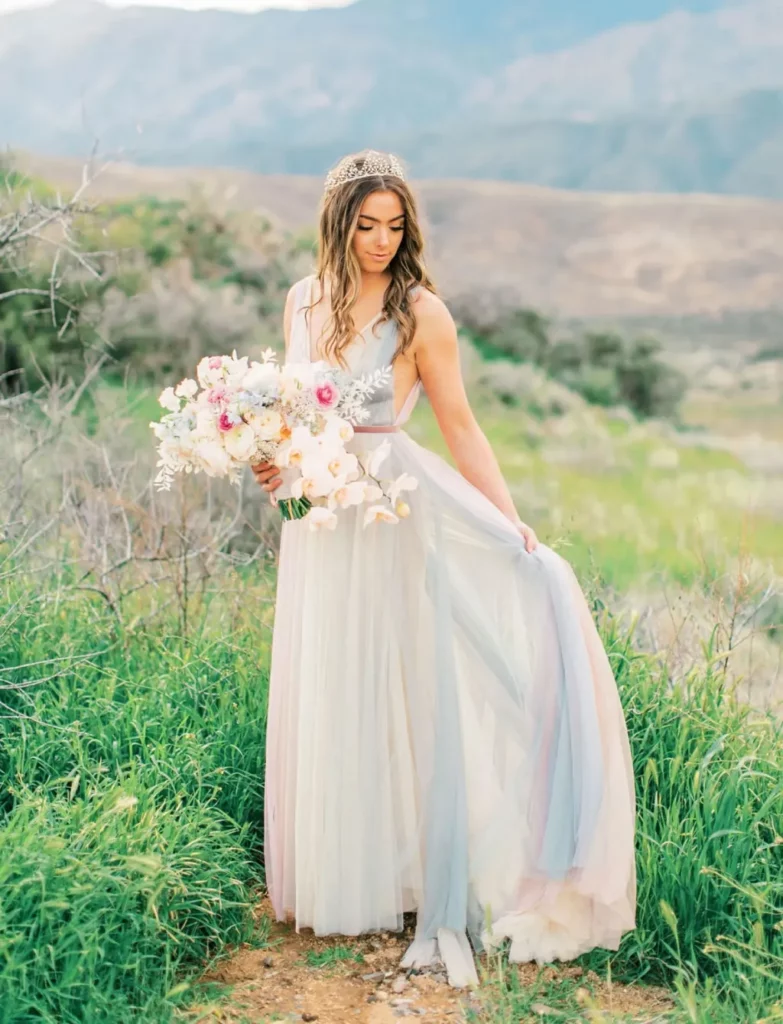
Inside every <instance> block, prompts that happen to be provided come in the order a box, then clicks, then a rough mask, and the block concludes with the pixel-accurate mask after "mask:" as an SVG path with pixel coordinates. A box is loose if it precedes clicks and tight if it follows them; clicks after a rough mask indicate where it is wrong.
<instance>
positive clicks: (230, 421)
mask: <svg viewBox="0 0 783 1024" xmlns="http://www.w3.org/2000/svg"><path fill="white" fill-rule="evenodd" d="M235 426H236V423H235V422H234V417H233V416H232V415H231V413H230V412H229V411H228V409H224V410H223V412H221V414H220V416H219V417H218V429H219V430H222V431H228V430H233V429H234V427H235Z"/></svg>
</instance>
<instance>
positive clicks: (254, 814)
mask: <svg viewBox="0 0 783 1024" xmlns="http://www.w3.org/2000/svg"><path fill="white" fill-rule="evenodd" d="M49 583H50V584H56V581H49ZM55 593H56V586H52V590H51V591H50V600H48V601H46V600H44V601H39V598H40V596H41V594H40V592H38V593H35V594H33V595H29V594H28V595H25V594H24V593H23V587H22V586H21V585H20V584H19V583H18V581H16V582H13V585H11V584H8V582H6V586H5V589H4V591H2V592H0V609H1V610H2V614H3V616H4V617H5V621H6V623H8V625H7V626H6V628H5V630H4V632H3V635H2V644H1V645H0V682H2V684H3V685H4V686H8V685H10V684H14V683H16V684H20V685H23V686H24V689H20V690H6V691H5V692H3V693H2V695H1V696H2V700H3V702H4V704H5V707H6V709H7V710H10V711H11V712H16V713H17V714H18V715H20V716H24V717H7V716H6V717H5V718H3V719H2V720H0V779H1V780H2V795H1V798H0V808H2V818H1V819H0V949H2V951H3V956H2V958H0V1022H1V1024H12V1022H13V1024H17V1022H20V1024H21V1022H23V1021H24V1022H27V1021H33V1020H35V1021H40V1020H42V1021H50V1022H52V1024H55V1022H56V1024H75V1022H83V1021H92V1020H96V1021H97V1020H100V1021H106V1022H115V1021H116V1022H120V1021H122V1022H125V1021H131V1020H132V1021H134V1022H136V1021H139V1022H145V1021H149V1022H153V1021H154V1022H156V1024H159V1022H163V1021H166V1020H168V1019H170V1016H171V1014H172V1012H173V1010H174V1008H175V1007H176V1006H177V1005H179V1004H181V1003H182V1002H183V1000H187V998H188V997H189V992H188V983H187V979H188V978H189V977H191V976H193V975H194V974H195V973H200V972H201V970H202V968H203V966H204V964H205V963H207V962H209V961H210V960H211V959H212V958H213V957H214V956H216V955H219V954H220V953H221V952H222V951H223V950H224V949H225V948H226V946H227V944H231V943H237V942H241V941H256V942H258V941H263V936H259V935H258V934H257V930H256V926H255V924H254V922H253V918H252V915H251V910H252V907H253V906H254V904H255V902H256V895H255V894H256V890H257V889H258V887H259V886H260V885H261V883H262V881H263V877H262V870H261V861H260V849H261V823H262V818H263V739H264V722H265V716H266V699H267V668H266V661H267V659H266V655H265V653H264V650H263V641H262V645H261V656H260V657H259V634H258V630H257V629H256V630H255V632H254V635H251V634H250V632H249V631H248V632H247V633H246V634H245V635H244V636H243V637H242V638H241V640H240V641H239V642H236V641H235V640H234V639H232V638H231V636H230V634H227V632H226V630H225V627H224V624H221V623H219V622H218V623H216V624H215V625H214V631H215V632H217V633H219V634H220V637H219V638H217V637H215V636H210V635H209V630H208V629H207V628H205V629H204V630H203V632H202V634H201V635H196V636H195V637H194V638H191V639H188V640H184V639H182V638H181V637H178V636H176V635H172V634H169V633H168V632H166V631H165V630H160V631H158V632H154V633H150V632H140V633H137V634H126V635H118V634H117V630H116V624H115V622H114V620H113V618H112V616H111V615H110V614H108V613H107V611H106V610H105V609H104V607H103V606H102V605H100V604H99V603H98V602H97V601H93V600H89V599H88V600H82V601H80V602H78V603H77V604H75V605H74V604H71V605H68V606H61V607H58V606H57V604H56V602H55V601H54V600H52V599H51V598H53V597H54V595H55ZM25 596H27V597H29V598H30V599H31V600H32V601H33V603H34V607H35V613H34V614H25V615H21V616H18V617H16V618H10V617H8V612H9V611H10V610H12V609H14V608H18V607H19V604H20V601H21V600H22V598H23V597H25ZM261 638H263V634H261ZM36 680H38V683H37V685H36Z"/></svg>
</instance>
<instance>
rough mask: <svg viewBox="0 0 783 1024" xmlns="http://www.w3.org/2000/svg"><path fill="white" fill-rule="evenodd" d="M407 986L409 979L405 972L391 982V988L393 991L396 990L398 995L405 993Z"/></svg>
mask: <svg viewBox="0 0 783 1024" xmlns="http://www.w3.org/2000/svg"><path fill="white" fill-rule="evenodd" d="M407 987H408V979H407V978H406V977H405V975H404V974H399V975H397V977H396V978H395V979H394V981H393V982H392V983H391V990H392V992H396V993H397V995H400V994H401V993H403V992H404V991H405V989H406V988H407Z"/></svg>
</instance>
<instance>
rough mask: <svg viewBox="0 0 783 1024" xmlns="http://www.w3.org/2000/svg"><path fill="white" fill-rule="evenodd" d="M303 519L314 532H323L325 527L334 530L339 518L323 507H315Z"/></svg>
mask: <svg viewBox="0 0 783 1024" xmlns="http://www.w3.org/2000/svg"><path fill="white" fill-rule="evenodd" d="M303 519H304V521H305V522H306V523H307V525H308V526H309V527H310V529H311V530H312V531H315V530H322V529H323V528H324V527H326V529H327V530H333V529H334V528H335V526H337V516H336V515H335V514H334V512H331V511H330V510H329V509H328V508H324V507H323V505H313V507H312V508H311V509H310V510H309V511H308V513H307V515H305V516H304V517H303Z"/></svg>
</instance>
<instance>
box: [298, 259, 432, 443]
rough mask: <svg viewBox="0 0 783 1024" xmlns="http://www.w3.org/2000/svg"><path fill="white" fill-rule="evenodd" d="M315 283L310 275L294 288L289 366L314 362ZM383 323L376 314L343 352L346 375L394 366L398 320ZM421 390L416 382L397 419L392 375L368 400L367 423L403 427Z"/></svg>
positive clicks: (357, 374)
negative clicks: (309, 313) (311, 312)
mask: <svg viewBox="0 0 783 1024" xmlns="http://www.w3.org/2000/svg"><path fill="white" fill-rule="evenodd" d="M315 280H316V277H315V275H314V274H310V275H309V276H308V277H304V278H302V280H301V281H298V282H297V284H296V286H295V291H294V311H293V316H292V320H291V336H290V338H289V342H288V354H287V356H286V362H290V363H299V362H311V361H312V339H311V337H310V330H309V325H308V322H307V319H306V317H305V313H306V310H307V307H308V306H309V305H310V303H311V301H312V299H311V295H312V287H313V283H314V282H315ZM380 319H381V313H377V314H376V315H375V316H374V317H373V318H372V320H370V321H369V322H368V323H367V324H365V326H364V327H363V328H362V329H361V330H360V331H357V332H356V337H355V338H354V339H353V341H351V343H350V344H349V345H348V346H347V348H346V349H345V350H344V352H343V355H344V357H345V361H346V364H347V371H346V372H347V373H349V374H350V376H352V377H361V376H364V375H365V374H369V373H373V372H374V371H375V370H379V369H383V368H384V367H386V366H390V365H391V364H392V357H393V356H394V353H395V351H396V349H397V341H398V330H399V328H398V325H397V322H396V321H395V320H385V321H383V322H382V323H379V321H380ZM333 365H336V364H333ZM340 369H342V367H340ZM420 387H421V382H420V381H418V380H417V381H416V383H415V384H414V385H413V387H412V388H411V391H410V392H409V394H408V396H407V398H406V399H405V402H404V403H403V405H402V408H401V409H400V412H399V414H398V415H397V416H396V417H395V414H394V376H393V373H392V374H390V378H389V380H388V382H387V383H385V384H382V385H381V386H380V387H379V388H377V389H376V390H375V391H374V392H373V394H372V395H371V396H370V397H369V399H368V400H367V405H366V408H367V409H368V411H369V413H370V418H369V419H368V420H366V423H367V424H368V425H382V424H395V425H397V426H401V425H402V424H403V423H404V422H405V421H406V420H407V418H408V416H409V415H410V413H411V412H412V411H413V407H414V405H415V404H416V399H417V398H418V394H419V390H420Z"/></svg>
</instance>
